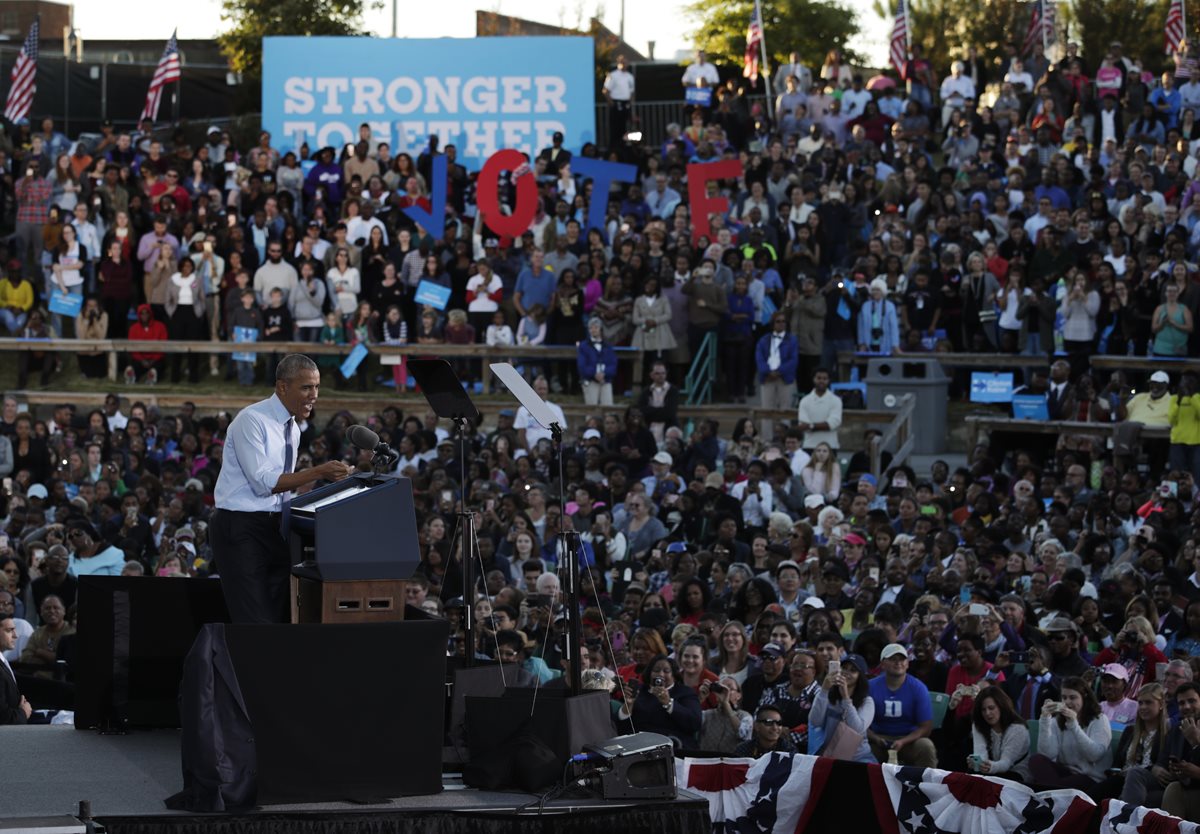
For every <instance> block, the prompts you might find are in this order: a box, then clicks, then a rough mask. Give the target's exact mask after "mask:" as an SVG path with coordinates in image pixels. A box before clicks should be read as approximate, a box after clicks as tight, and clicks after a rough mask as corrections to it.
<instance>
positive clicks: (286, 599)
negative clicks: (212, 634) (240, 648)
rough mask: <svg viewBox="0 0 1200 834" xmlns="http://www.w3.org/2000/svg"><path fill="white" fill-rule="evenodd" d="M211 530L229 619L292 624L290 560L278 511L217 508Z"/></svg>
mask: <svg viewBox="0 0 1200 834" xmlns="http://www.w3.org/2000/svg"><path fill="white" fill-rule="evenodd" d="M209 531H210V535H211V536H212V549H213V557H214V558H215V559H216V562H217V571H218V573H219V574H220V576H221V591H222V592H224V594H225V605H226V607H227V608H228V609H229V617H230V619H231V620H232V621H233V622H235V623H286V622H290V621H291V600H290V589H289V586H290V582H291V561H292V560H291V554H290V553H289V552H288V547H287V542H285V541H284V540H283V536H282V534H281V533H280V532H279V513H242V512H235V511H233V510H217V511H216V512H215V513H214V514H213V517H212V523H211V524H210V526H209Z"/></svg>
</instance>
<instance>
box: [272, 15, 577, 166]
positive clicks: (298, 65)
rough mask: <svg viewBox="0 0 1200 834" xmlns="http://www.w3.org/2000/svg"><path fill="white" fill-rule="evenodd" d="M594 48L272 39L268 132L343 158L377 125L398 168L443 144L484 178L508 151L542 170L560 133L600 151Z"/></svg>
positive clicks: (547, 43)
mask: <svg viewBox="0 0 1200 834" xmlns="http://www.w3.org/2000/svg"><path fill="white" fill-rule="evenodd" d="M594 56H595V47H594V45H593V42H592V39H591V38H586V37H545V38H538V37H513V38H503V37H500V38H430V39H420V38H354V37H311V38H304V37H279V38H263V81H262V106H263V113H262V123H263V129H264V130H268V131H270V132H271V134H272V137H273V138H272V144H273V145H274V146H275V147H277V148H284V149H292V148H298V147H300V145H301V144H302V143H304V142H307V143H308V146H309V148H310V149H311V150H312V151H314V152H315V151H317V150H318V149H319V148H323V147H325V146H332V147H334V148H337V149H339V150H340V149H341V148H342V147H343V146H344V145H346V144H348V143H353V142H357V141H358V135H359V132H358V129H359V126H360V125H362V124H366V125H369V126H370V128H371V133H372V135H373V136H374V138H375V139H376V140H377V141H379V142H387V143H388V144H389V145H390V146H391V152H392V156H393V157H395V156H397V155H398V154H400V153H408V154H410V155H411V156H412V157H413V158H414V159H415V158H416V157H417V155H418V154H419V153H420V152H421V149H422V148H424V147H425V146H426V145H427V144H428V141H429V136H430V135H437V137H438V139H439V141H440V145H441V147H443V148H444V147H445V146H446V145H454V146H455V147H456V149H457V152H458V161H459V163H461V164H463V165H465V166H466V167H467V168H468V169H470V170H478V169H479V168H480V166H481V165H482V164H483V162H484V160H486V159H487V158H488V157H490V156H491V155H492V154H494V153H495V152H496V151H498V150H501V149H503V148H515V149H517V150H519V151H522V152H523V153H526V154H528V155H529V157H530V158H531V159H532V158H533V157H535V156H536V155H537V153H538V152H539V151H540V150H541V149H542V148H546V147H549V145H550V139H551V137H552V136H553V135H554V133H555V132H556V131H562V133H563V136H564V145H565V146H566V147H567V148H570V149H572V150H578V149H579V148H580V147H581V146H582V145H583V144H584V143H585V142H594V141H595V139H596V124H595V121H596V111H595V87H596V80H595V76H594V74H593V70H594V64H595V58H594Z"/></svg>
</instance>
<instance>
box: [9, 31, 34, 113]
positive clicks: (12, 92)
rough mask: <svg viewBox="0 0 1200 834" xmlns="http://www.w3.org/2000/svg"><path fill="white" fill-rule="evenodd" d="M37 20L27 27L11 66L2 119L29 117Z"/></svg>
mask: <svg viewBox="0 0 1200 834" xmlns="http://www.w3.org/2000/svg"><path fill="white" fill-rule="evenodd" d="M37 61H38V19H37V18H34V20H33V25H32V26H30V27H29V36H28V37H27V38H25V43H23V44H22V45H21V52H20V54H19V55H17V62H16V63H15V64H13V69H12V86H10V87H9V88H8V101H6V102H5V104H4V118H6V119H8V120H9V121H10V122H16V121H19V120H21V119H23V118H25V117H26V116H28V115H29V109H30V108H31V107H33V94H34V93H36V92H37Z"/></svg>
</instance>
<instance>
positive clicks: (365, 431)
mask: <svg viewBox="0 0 1200 834" xmlns="http://www.w3.org/2000/svg"><path fill="white" fill-rule="evenodd" d="M346 442H348V443H349V444H350V445H351V446H354V447H356V448H359V449H362V450H364V451H367V452H374V451H375V449H376V448H377V447H378V446H379V435H378V434H376V433H375V432H373V431H371V430H370V429H369V428H367V427H366V426H351V427H350V428H348V429H346Z"/></svg>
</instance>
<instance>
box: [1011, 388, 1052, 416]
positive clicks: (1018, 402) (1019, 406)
mask: <svg viewBox="0 0 1200 834" xmlns="http://www.w3.org/2000/svg"><path fill="white" fill-rule="evenodd" d="M1012 410H1013V417H1014V418H1015V419H1017V420H1037V421H1039V422H1042V423H1044V422H1046V421H1047V420H1049V419H1050V408H1049V406H1047V405H1046V397H1045V395H1044V394H1015V395H1013V398H1012Z"/></svg>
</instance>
